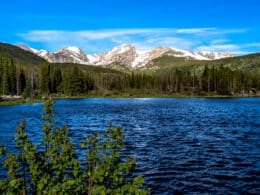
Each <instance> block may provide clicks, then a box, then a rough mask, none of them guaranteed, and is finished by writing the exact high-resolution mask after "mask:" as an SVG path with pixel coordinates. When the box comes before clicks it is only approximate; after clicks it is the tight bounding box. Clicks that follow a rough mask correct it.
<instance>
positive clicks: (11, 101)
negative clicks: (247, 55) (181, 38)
mask: <svg viewBox="0 0 260 195" xmlns="http://www.w3.org/2000/svg"><path fill="white" fill-rule="evenodd" d="M49 97H50V98H53V99H54V100H60V99H87V98H212V99H214V98H223V99H225V98H259V97H260V96H257V95H249V96H228V95H185V94H172V95H170V94H158V95H148V94H146V95H145V94H139V95H138V94H135V95H82V96H57V95H53V96H49ZM44 100H45V99H43V98H42V99H40V98H33V99H29V100H28V99H23V98H17V97H15V98H10V97H9V98H8V99H0V106H14V105H22V104H34V103H41V102H44Z"/></svg>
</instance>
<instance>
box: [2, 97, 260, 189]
mask: <svg viewBox="0 0 260 195" xmlns="http://www.w3.org/2000/svg"><path fill="white" fill-rule="evenodd" d="M55 110H56V120H57V121H58V124H59V125H61V124H67V125H68V126H69V128H70V133H69V134H70V137H71V138H72V139H73V141H75V142H77V143H79V142H81V141H83V140H84V138H85V137H86V135H87V134H88V133H91V131H93V130H99V131H104V130H105V129H106V127H107V124H108V122H109V121H112V122H113V123H114V124H115V125H116V126H120V127H123V128H124V129H125V135H126V150H125V153H127V155H135V156H136V158H137V162H138V169H137V174H141V175H143V176H144V178H145V182H146V186H147V187H149V188H151V189H152V193H153V194H174V193H176V194H177V193H178V192H183V193H185V194H187V193H190V194H194V193H195V194H202V193H203V194H204V193H206V194H208V193H209V194H227V193H228V194H230V193H232V194H241V193H246V194H248V193H249V194H250V193H251V194H260V98H243V99H242V98H241V99H203V98H187V99H178V98H169V99H163V98H162V99H160V98H159V99H153V98H151V99H149V98H148V99H147V98H144V99H135V98H133V99H102V98H101V99H95V98H93V99H77V100H59V101H56V103H55ZM41 114H42V104H33V105H19V106H8V107H0V142H4V143H5V144H6V145H7V146H9V147H11V148H12V150H15V149H14V139H13V136H14V133H15V127H16V124H17V123H19V122H20V121H21V119H22V118H23V117H25V118H26V119H27V131H28V132H29V136H30V137H31V139H32V140H33V142H34V143H39V140H40V137H41V128H40V126H39V125H42V121H41V120H40V117H41ZM76 147H77V149H78V147H79V146H78V144H77V145H76Z"/></svg>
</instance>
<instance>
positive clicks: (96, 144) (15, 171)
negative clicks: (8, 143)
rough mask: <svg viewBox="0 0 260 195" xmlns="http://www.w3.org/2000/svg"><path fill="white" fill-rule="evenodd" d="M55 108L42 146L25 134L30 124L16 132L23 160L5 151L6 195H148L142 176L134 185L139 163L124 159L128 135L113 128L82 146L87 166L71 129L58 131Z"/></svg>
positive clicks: (2, 184) (1, 188) (48, 111)
mask: <svg viewBox="0 0 260 195" xmlns="http://www.w3.org/2000/svg"><path fill="white" fill-rule="evenodd" d="M52 107H53V102H52V101H50V100H48V101H46V103H45V107H44V110H45V115H44V117H43V118H44V121H45V122H44V125H43V134H44V135H43V138H42V145H41V146H38V147H37V146H36V145H34V144H33V143H32V142H31V141H30V140H29V139H28V136H27V133H26V131H25V120H23V122H22V123H21V124H20V125H19V126H18V128H17V131H16V137H15V140H16V146H17V147H18V148H19V153H18V154H13V153H9V154H6V148H5V147H4V146H2V147H1V149H0V154H1V156H2V157H3V161H2V162H1V163H2V165H3V166H5V167H6V168H7V169H8V172H7V176H8V177H7V178H6V179H4V180H0V193H1V194H71V193H76V194H148V193H149V192H148V191H147V190H144V189H143V188H142V185H143V182H144V179H143V178H142V177H140V176H138V177H135V178H133V179H129V177H128V175H129V173H130V172H131V171H133V170H134V169H135V166H136V161H135V159H134V158H132V157H129V158H127V159H126V160H125V161H123V160H122V158H121V157H120V152H119V151H120V149H122V148H123V147H124V145H123V141H124V135H123V129H121V128H114V127H113V126H112V125H111V124H110V125H109V127H108V129H107V131H106V132H105V133H104V134H103V135H99V134H98V133H94V135H92V136H88V137H87V139H86V141H85V142H84V143H82V144H81V145H82V147H84V148H85V149H86V152H87V155H86V156H87V157H86V162H85V166H83V165H82V164H81V162H80V161H79V160H78V159H77V156H76V154H75V151H74V149H73V143H72V142H71V141H70V140H69V138H68V128H67V127H66V126H63V127H62V128H57V127H55V121H54V120H53V115H54V111H53V109H52Z"/></svg>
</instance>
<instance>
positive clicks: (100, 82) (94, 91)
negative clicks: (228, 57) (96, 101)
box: [0, 56, 260, 98]
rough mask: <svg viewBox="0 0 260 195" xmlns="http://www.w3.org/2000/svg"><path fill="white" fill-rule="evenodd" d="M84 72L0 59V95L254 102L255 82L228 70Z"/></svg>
mask: <svg viewBox="0 0 260 195" xmlns="http://www.w3.org/2000/svg"><path fill="white" fill-rule="evenodd" d="M105 70H106V69H105V68H103V69H97V70H95V69H93V68H87V66H86V68H85V67H84V65H81V66H80V65H76V64H65V65H64V64H50V63H47V62H46V63H43V64H41V65H39V66H38V67H37V68H35V67H30V66H21V65H19V64H18V63H15V60H14V59H13V58H11V57H6V56H1V57H0V92H1V94H2V95H22V96H23V97H24V98H36V97H42V96H44V97H46V96H49V95H57V96H87V95H97V96H110V95H118V96H120V95H123V94H124V95H125V94H127V95H128V96H131V95H151V96H152V95H154V94H167V95H172V96H174V95H177V94H182V95H196V96H206V95H207V96H211V95H212V96H213V95H228V96H247V95H251V96H254V95H256V94H257V92H258V91H259V89H260V76H259V75H258V74H257V73H255V74H254V73H246V72H245V71H242V70H233V69H231V68H229V67H224V66H222V65H220V66H208V65H205V66H204V68H203V70H202V71H196V67H195V68H193V69H189V70H187V69H182V68H172V69H171V70H170V71H168V72H167V73H164V74H162V73H160V74H156V73H154V74H149V73H138V72H120V71H112V70H111V71H110V70H106V71H105Z"/></svg>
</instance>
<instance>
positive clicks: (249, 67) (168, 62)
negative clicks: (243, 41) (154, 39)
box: [138, 53, 260, 74]
mask: <svg viewBox="0 0 260 195" xmlns="http://www.w3.org/2000/svg"><path fill="white" fill-rule="evenodd" d="M205 65H207V66H216V67H219V66H221V65H223V66H224V67H229V68H231V69H232V70H242V71H244V72H247V73H256V74H260V53H255V54H249V55H245V56H239V57H231V58H223V59H219V60H211V61H208V60H194V59H187V58H176V57H173V56H168V55H164V56H162V57H159V58H156V59H154V60H152V61H151V62H149V63H148V64H147V65H146V66H145V67H142V68H140V69H138V71H141V72H146V73H158V72H160V73H165V72H168V71H170V70H172V69H173V68H179V69H186V70H191V69H194V68H195V69H196V70H198V71H200V70H202V69H203V68H204V67H205Z"/></svg>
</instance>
